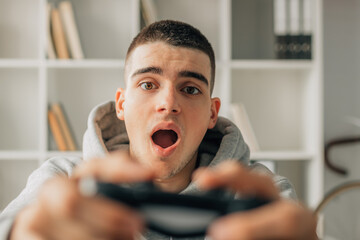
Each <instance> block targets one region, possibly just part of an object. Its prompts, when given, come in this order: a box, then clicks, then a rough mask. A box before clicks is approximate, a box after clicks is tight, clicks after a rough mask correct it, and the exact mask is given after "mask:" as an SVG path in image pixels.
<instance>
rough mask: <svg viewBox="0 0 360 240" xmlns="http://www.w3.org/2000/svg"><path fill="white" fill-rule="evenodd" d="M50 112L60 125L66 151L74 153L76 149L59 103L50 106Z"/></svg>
mask: <svg viewBox="0 0 360 240" xmlns="http://www.w3.org/2000/svg"><path fill="white" fill-rule="evenodd" d="M51 111H52V112H53V113H54V114H55V116H56V119H57V121H58V123H59V125H60V130H61V133H62V136H63V137H64V139H65V144H66V150H67V151H76V150H77V148H76V144H75V141H74V137H73V135H72V133H71V131H70V127H69V123H68V121H67V120H66V117H65V114H64V111H63V108H62V107H61V105H60V103H53V104H51Z"/></svg>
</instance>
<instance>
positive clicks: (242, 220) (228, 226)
mask: <svg viewBox="0 0 360 240" xmlns="http://www.w3.org/2000/svg"><path fill="white" fill-rule="evenodd" d="M274 213H276V214H274ZM208 235H209V236H210V238H211V239H214V240H221V239H227V240H236V239H241V240H266V239H269V240H270V239H288V240H315V239H317V236H316V219H315V217H314V215H313V214H312V213H311V212H310V211H309V210H307V209H305V208H303V207H301V206H300V205H298V204H296V203H294V202H290V201H287V200H279V201H276V202H274V203H271V204H269V205H266V206H263V207H261V208H258V209H255V210H252V211H248V212H242V213H235V214H231V215H228V216H226V217H223V218H221V219H219V220H218V221H216V222H214V224H213V225H212V226H211V227H210V228H209V231H208Z"/></svg>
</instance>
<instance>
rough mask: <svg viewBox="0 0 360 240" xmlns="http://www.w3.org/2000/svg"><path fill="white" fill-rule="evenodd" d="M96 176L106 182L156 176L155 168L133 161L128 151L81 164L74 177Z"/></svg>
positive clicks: (149, 178)
mask: <svg viewBox="0 0 360 240" xmlns="http://www.w3.org/2000/svg"><path fill="white" fill-rule="evenodd" d="M89 176H90V177H94V178H96V179H98V180H101V181H105V182H116V183H119V182H137V181H148V180H151V179H153V178H154V177H155V173H154V171H153V170H151V169H149V168H146V167H144V166H142V165H141V164H139V163H137V162H135V161H133V160H132V159H131V158H130V156H129V154H128V153H127V152H123V151H122V152H118V153H115V154H111V155H109V156H108V157H107V158H103V159H93V160H90V161H89V162H87V163H84V164H82V165H80V166H79V167H78V168H77V169H76V170H75V172H74V174H73V177H74V178H75V179H79V178H81V177H89Z"/></svg>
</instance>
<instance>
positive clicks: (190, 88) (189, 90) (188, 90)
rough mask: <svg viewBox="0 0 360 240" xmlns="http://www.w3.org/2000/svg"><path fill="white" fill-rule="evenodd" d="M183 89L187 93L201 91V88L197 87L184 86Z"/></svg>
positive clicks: (192, 93) (194, 93)
mask: <svg viewBox="0 0 360 240" xmlns="http://www.w3.org/2000/svg"><path fill="white" fill-rule="evenodd" d="M183 91H184V92H185V93H187V94H191V95H196V94H199V93H200V90H199V89H198V88H196V87H184V88H183Z"/></svg>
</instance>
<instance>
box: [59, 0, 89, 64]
mask: <svg viewBox="0 0 360 240" xmlns="http://www.w3.org/2000/svg"><path fill="white" fill-rule="evenodd" d="M59 11H60V15H61V20H62V23H63V26H64V30H65V36H66V39H67V42H68V46H69V48H70V53H71V56H72V58H73V59H83V58H84V53H83V50H82V48H81V44H80V38H79V32H78V29H77V26H76V22H75V17H74V11H73V7H72V4H71V3H70V2H69V1H63V2H61V3H59Z"/></svg>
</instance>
